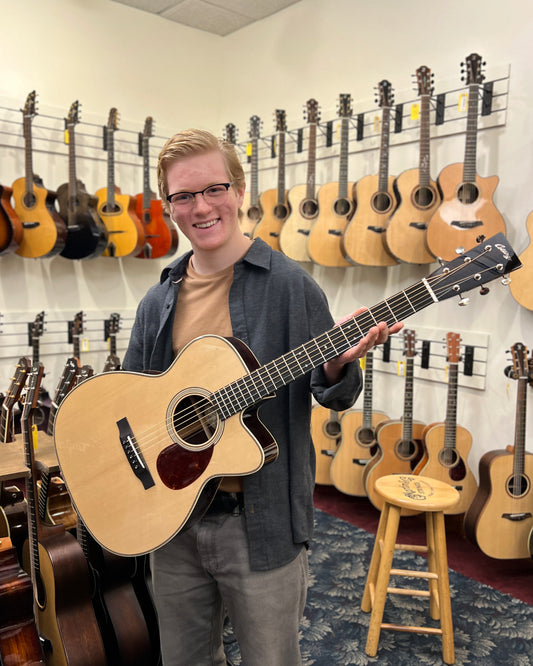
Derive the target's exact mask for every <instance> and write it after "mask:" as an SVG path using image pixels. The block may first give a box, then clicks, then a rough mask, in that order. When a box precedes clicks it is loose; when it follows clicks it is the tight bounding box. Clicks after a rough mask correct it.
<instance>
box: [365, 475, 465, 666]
mask: <svg viewBox="0 0 533 666" xmlns="http://www.w3.org/2000/svg"><path fill="white" fill-rule="evenodd" d="M375 489H376V491H377V492H378V493H379V494H380V495H382V496H383V498H384V499H385V504H384V506H383V510H382V512H381V518H380V521H379V525H378V531H377V534H376V540H375V543H374V550H373V552H372V559H371V561H370V568H369V570H368V575H367V579H366V585H365V591H364V594H363V601H362V602H361V609H362V610H363V611H364V612H365V613H369V612H370V611H372V615H371V616H370V625H369V628H368V636H367V641H366V653H367V655H369V656H370V657H375V656H376V653H377V650H378V642H379V636H380V632H381V630H382V629H394V630H396V631H407V632H412V633H425V634H437V635H440V636H442V657H443V659H444V661H445V663H447V664H453V663H454V661H455V650H454V645H453V625H452V609H451V603H450V583H449V580H448V558H447V556H446V533H445V530H444V513H443V512H444V509H447V508H449V507H451V506H453V505H454V504H455V503H456V502H457V501H458V499H459V493H458V492H457V490H455V488H452V486H450V485H448V484H447V483H444V482H442V481H437V480H436V479H431V478H429V477H421V476H414V475H412V474H391V475H389V476H382V477H381V478H379V479H377V480H376V484H375ZM402 508H408V509H415V508H416V509H417V510H418V511H420V512H425V514H426V544H427V545H426V546H409V545H405V544H397V543H396V538H397V535H398V527H399V523H400V513H401V510H402ZM395 550H409V551H413V552H417V553H427V555H428V570H427V571H413V570H411V569H392V568H391V566H392V560H393V556H394V551H395ZM391 575H392V576H405V577H412V578H426V579H428V585H429V590H413V589H407V588H395V587H389V579H390V576H391ZM387 594H403V595H413V596H417V597H427V598H429V611H430V616H431V618H432V619H433V620H439V619H440V629H438V628H433V627H418V626H408V625H401V624H387V623H383V622H382V619H383V611H384V608H385V601H386V598H387Z"/></svg>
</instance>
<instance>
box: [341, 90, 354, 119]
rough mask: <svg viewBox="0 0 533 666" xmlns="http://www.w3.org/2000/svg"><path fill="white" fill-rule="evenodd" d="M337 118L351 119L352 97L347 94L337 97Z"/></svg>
mask: <svg viewBox="0 0 533 666" xmlns="http://www.w3.org/2000/svg"><path fill="white" fill-rule="evenodd" d="M338 113H339V118H351V117H352V113H353V109H352V96H351V95H349V94H341V95H339V109H338Z"/></svg>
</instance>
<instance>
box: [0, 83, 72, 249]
mask: <svg viewBox="0 0 533 666" xmlns="http://www.w3.org/2000/svg"><path fill="white" fill-rule="evenodd" d="M22 115H23V128H24V157H25V176H24V177H23V178H18V179H17V180H16V181H15V182H14V183H13V186H12V189H13V201H14V206H15V212H16V213H17V215H18V217H19V219H20V221H21V222H22V229H23V233H22V239H21V241H20V245H19V246H18V248H17V249H16V250H15V252H16V254H19V255H20V256H21V257H28V258H31V259H37V258H40V257H52V256H54V255H56V254H58V253H59V252H61V250H62V249H63V247H64V246H65V241H66V238H67V227H66V225H65V222H64V221H63V220H62V219H61V217H60V216H59V213H58V212H57V210H56V208H55V201H56V193H55V192H52V191H51V190H47V189H46V188H45V187H44V185H43V181H42V180H41V179H40V178H39V176H37V175H36V174H34V173H33V154H32V152H33V147H32V132H31V124H32V121H33V118H34V117H35V116H36V115H37V109H36V94H35V90H33V91H32V92H31V93H30V94H29V95H28V97H27V98H26V103H25V105H24V109H23V111H22Z"/></svg>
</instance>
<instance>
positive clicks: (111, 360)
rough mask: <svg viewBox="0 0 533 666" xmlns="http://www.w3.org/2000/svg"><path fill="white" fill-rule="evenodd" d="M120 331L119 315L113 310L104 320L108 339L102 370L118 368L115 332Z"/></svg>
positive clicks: (118, 360)
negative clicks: (107, 349) (107, 351)
mask: <svg viewBox="0 0 533 666" xmlns="http://www.w3.org/2000/svg"><path fill="white" fill-rule="evenodd" d="M119 331H120V315H119V314H118V312H113V313H112V314H111V316H110V317H109V319H107V320H106V322H105V337H106V340H109V354H108V355H107V358H106V360H105V364H104V369H103V370H102V372H111V371H113V370H120V359H119V357H118V356H117V333H118V332H119Z"/></svg>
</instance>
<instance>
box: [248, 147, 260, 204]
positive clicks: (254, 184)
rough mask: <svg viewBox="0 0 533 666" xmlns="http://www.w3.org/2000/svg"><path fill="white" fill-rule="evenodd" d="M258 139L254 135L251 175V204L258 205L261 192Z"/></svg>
mask: <svg viewBox="0 0 533 666" xmlns="http://www.w3.org/2000/svg"><path fill="white" fill-rule="evenodd" d="M257 150H258V141H257V137H256V136H254V137H253V138H252V155H251V158H252V161H251V166H250V168H251V176H250V205H251V206H257V200H258V192H259V185H258V183H259V181H258V173H257V172H258V166H259V159H258V154H257Z"/></svg>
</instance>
